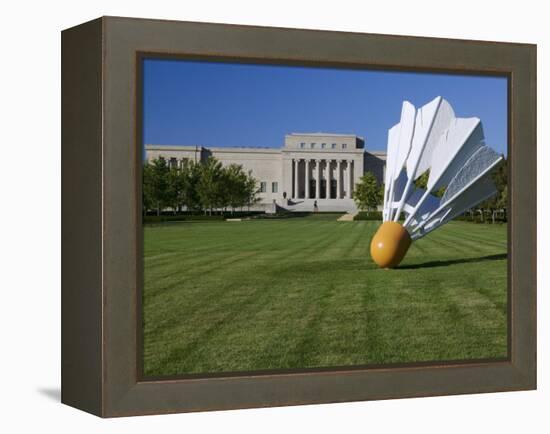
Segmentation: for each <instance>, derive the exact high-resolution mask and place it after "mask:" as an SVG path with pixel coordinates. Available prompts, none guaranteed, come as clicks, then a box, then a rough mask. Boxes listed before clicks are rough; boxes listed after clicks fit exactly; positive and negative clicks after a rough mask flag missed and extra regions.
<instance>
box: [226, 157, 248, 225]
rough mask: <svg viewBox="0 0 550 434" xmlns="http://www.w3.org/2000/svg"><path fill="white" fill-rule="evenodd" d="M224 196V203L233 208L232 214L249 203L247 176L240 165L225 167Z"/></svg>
mask: <svg viewBox="0 0 550 434" xmlns="http://www.w3.org/2000/svg"><path fill="white" fill-rule="evenodd" d="M223 172H224V176H223V177H224V182H223V190H224V192H223V196H224V203H225V204H226V205H228V206H230V207H231V214H233V212H234V211H235V208H239V207H243V206H244V205H245V204H246V201H247V180H248V177H247V174H246V173H245V172H244V171H243V167H242V166H241V165H238V164H230V165H229V166H227V167H224V171H223Z"/></svg>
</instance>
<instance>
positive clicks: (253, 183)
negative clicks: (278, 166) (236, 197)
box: [244, 170, 261, 211]
mask: <svg viewBox="0 0 550 434" xmlns="http://www.w3.org/2000/svg"><path fill="white" fill-rule="evenodd" d="M259 192H260V189H259V188H258V180H257V179H256V178H254V177H253V176H252V171H251V170H250V171H249V172H248V174H247V176H246V182H245V185H244V205H247V206H248V210H249V211H250V207H251V206H252V205H254V204H256V203H258V202H259V201H260V200H261V199H260V197H258V193H259Z"/></svg>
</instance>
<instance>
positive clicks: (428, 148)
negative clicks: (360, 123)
mask: <svg viewBox="0 0 550 434" xmlns="http://www.w3.org/2000/svg"><path fill="white" fill-rule="evenodd" d="M501 159H502V156H501V155H499V154H497V153H496V152H495V151H494V150H492V149H491V148H489V147H488V146H486V145H485V139H484V135H483V127H482V125H481V121H480V120H479V119H478V118H457V117H455V114H454V111H453V109H452V107H451V105H450V104H449V103H448V102H447V101H446V100H445V99H443V98H442V97H437V98H435V99H434V100H433V101H431V102H429V103H428V104H426V105H425V106H423V107H421V108H419V109H418V110H417V109H416V108H415V107H414V106H413V105H412V104H411V103H409V102H408V101H404V102H403V107H402V110H401V120H400V122H399V123H398V124H397V125H394V126H393V127H392V128H390V130H389V131H388V151H387V159H386V177H385V188H384V210H383V212H382V217H383V223H382V225H381V226H380V228H378V231H377V232H376V234H375V235H374V237H373V239H372V242H371V246H370V252H371V256H372V259H373V260H374V262H376V263H377V264H378V265H379V266H380V267H382V268H393V267H396V266H397V265H399V263H400V262H401V260H402V259H403V257H404V256H405V254H406V253H407V250H408V249H409V247H410V245H411V243H412V242H413V241H415V240H418V239H419V238H422V237H423V236H425V235H426V234H429V233H430V232H432V231H433V230H434V229H437V228H438V227H440V226H441V225H443V224H445V223H447V222H448V221H449V220H452V219H453V218H455V217H457V216H459V215H460V214H462V213H464V212H465V211H467V210H468V209H470V208H472V207H474V206H475V205H477V204H479V203H480V202H482V201H484V200H485V199H488V198H489V197H491V196H492V195H494V194H495V193H496V192H497V190H496V188H495V186H494V184H493V181H492V179H491V170H492V169H493V168H494V167H495V166H496V165H497V164H498V162H499V161H500V160H501ZM428 171H429V177H428V182H427V186H426V188H418V187H417V186H416V185H415V181H416V180H417V179H418V178H419V177H420V176H421V175H423V174H424V173H426V172H428ZM442 190H444V193H443V195H442V196H441V197H437V196H436V195H434V194H433V193H435V192H439V194H440V193H441V191H442ZM402 214H403V215H404V216H405V220H404V221H403V222H402V223H401V222H400V217H401V216H402Z"/></svg>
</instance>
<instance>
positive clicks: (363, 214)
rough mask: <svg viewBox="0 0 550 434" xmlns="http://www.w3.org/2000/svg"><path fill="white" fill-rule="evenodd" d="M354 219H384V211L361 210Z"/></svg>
mask: <svg viewBox="0 0 550 434" xmlns="http://www.w3.org/2000/svg"><path fill="white" fill-rule="evenodd" d="M353 220H355V221H359V220H369V221H370V220H379V221H380V220H382V212H381V211H359V213H358V214H357V215H355V217H353Z"/></svg>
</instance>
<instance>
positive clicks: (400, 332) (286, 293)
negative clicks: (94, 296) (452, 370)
mask: <svg viewBox="0 0 550 434" xmlns="http://www.w3.org/2000/svg"><path fill="white" fill-rule="evenodd" d="M335 218H336V217H335V216H314V217H308V218H294V219H288V220H277V221H251V222H235V223H227V222H216V223H197V224H185V225H181V226H178V227H177V228H146V229H145V231H146V234H145V242H146V246H145V252H146V253H145V254H146V260H145V275H146V283H145V290H144V321H145V324H144V343H145V347H144V353H145V354H144V367H145V373H146V375H161V376H162V375H178V374H186V373H200V372H223V371H242V370H246V371H254V370H262V369H279V368H307V367H320V366H346V365H361V364H370V363H389V362H412V361H426V360H456V359H464V358H486V357H504V356H505V355H506V342H507V340H506V259H505V253H506V250H505V248H500V249H499V248H498V246H496V245H495V244H498V243H499V241H498V240H496V242H492V243H490V244H491V245H489V243H485V244H484V243H483V242H481V243H477V241H476V240H475V239H476V238H477V239H483V238H487V235H486V234H485V232H483V231H484V229H491V234H490V236H489V237H488V238H490V239H491V240H495V238H496V237H498V238H499V239H500V240H501V241H500V244H501V245H503V246H505V245H506V228H505V227H504V226H496V225H495V226H494V227H493V226H489V225H475V224H468V223H455V222H452V223H450V224H448V225H447V226H445V227H443V228H441V229H439V230H438V231H436V232H434V233H432V234H430V235H429V236H427V237H425V238H424V239H422V240H419V241H418V242H415V243H413V245H412V246H411V249H410V251H409V254H408V255H407V258H406V259H405V261H404V262H403V265H404V267H403V268H402V269H396V270H380V269H378V268H377V267H376V266H375V265H374V264H373V263H372V261H371V260H370V256H369V254H368V249H369V243H370V239H371V237H372V235H373V233H374V231H375V230H376V228H377V227H378V223H377V222H369V221H359V222H336V221H335ZM194 225H195V226H200V227H193V226H194ZM167 229H169V230H167ZM438 234H440V236H439V237H435V236H436V235H438ZM220 238H223V239H220ZM147 243H149V244H150V245H147ZM478 244H479V246H478ZM163 245H166V246H167V247H166V248H167V249H170V254H171V255H170V256H163V259H162V261H158V262H157V261H154V260H153V261H148V260H147V255H148V254H151V253H152V254H153V256H155V255H156V256H158V255H164V253H163ZM491 255H492V256H491ZM478 257H479V258H480V260H479V261H477V259H476V258H478ZM168 258H171V259H172V261H171V260H167V259H168ZM407 266H408V267H409V268H407ZM410 267H412V268H410ZM147 276H149V277H150V278H147Z"/></svg>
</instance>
